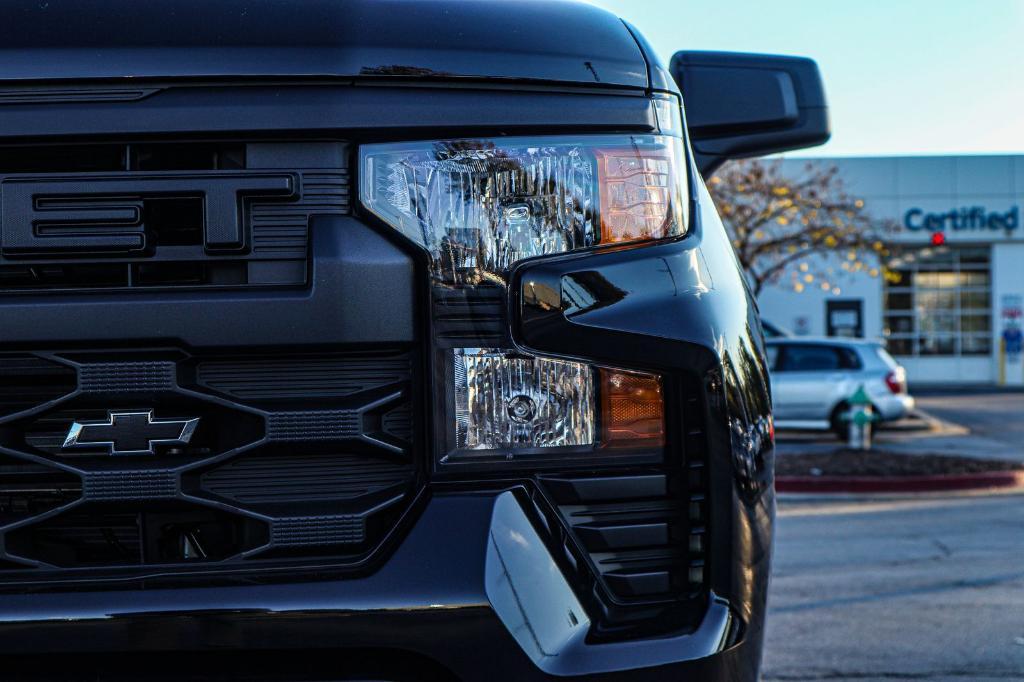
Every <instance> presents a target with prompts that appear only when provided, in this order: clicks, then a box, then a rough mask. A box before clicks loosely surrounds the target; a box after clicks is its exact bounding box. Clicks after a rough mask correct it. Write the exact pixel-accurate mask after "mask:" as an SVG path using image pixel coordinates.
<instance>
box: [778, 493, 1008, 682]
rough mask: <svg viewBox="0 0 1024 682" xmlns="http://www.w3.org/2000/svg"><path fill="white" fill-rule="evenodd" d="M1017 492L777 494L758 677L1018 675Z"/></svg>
mask: <svg viewBox="0 0 1024 682" xmlns="http://www.w3.org/2000/svg"><path fill="white" fill-rule="evenodd" d="M1022 559H1024V495H998V496H995V495H994V496H974V497H972V496H962V497H947V496H944V497H918V498H913V499H899V500H886V499H873V500H872V499H868V500H859V501H856V500H849V499H837V500H834V501H792V500H785V499H784V500H782V501H780V506H779V518H778V526H777V535H776V545H775V563H774V569H773V570H774V574H773V580H772V586H771V591H770V597H769V599H770V603H769V613H768V625H767V641H766V649H765V664H764V679H765V680H766V681H770V680H792V681H796V680H856V681H858V682H865V681H871V680H878V681H879V682H881V681H887V680H893V679H899V680H904V679H907V680H928V681H929V682H954V681H956V682H964V681H965V680H972V681H979V682H993V681H995V680H999V681H1002V682H1005V681H1006V680H1024V562H1022Z"/></svg>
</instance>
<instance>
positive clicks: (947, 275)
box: [883, 246, 992, 357]
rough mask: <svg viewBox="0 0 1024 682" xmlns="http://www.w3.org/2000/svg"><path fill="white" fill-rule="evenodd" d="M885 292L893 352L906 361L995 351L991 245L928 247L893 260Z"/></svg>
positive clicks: (885, 330) (886, 329) (887, 329)
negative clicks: (923, 357)
mask: <svg viewBox="0 0 1024 682" xmlns="http://www.w3.org/2000/svg"><path fill="white" fill-rule="evenodd" d="M889 267H890V269H891V271H892V272H893V278H892V281H887V282H886V285H885V290H884V294H883V308H884V315H885V317H884V323H883V334H884V335H885V337H886V344H887V346H888V349H889V352H890V353H892V354H893V355H899V356H904V357H915V356H981V355H989V354H990V353H991V351H992V282H991V257H990V249H989V248H988V247H957V246H942V247H926V248H922V249H918V250H916V251H909V252H906V253H904V254H903V255H901V256H900V257H898V258H896V259H894V260H893V261H892V262H891V263H890V264H889Z"/></svg>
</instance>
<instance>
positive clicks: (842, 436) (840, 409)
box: [829, 403, 850, 441]
mask: <svg viewBox="0 0 1024 682" xmlns="http://www.w3.org/2000/svg"><path fill="white" fill-rule="evenodd" d="M849 410H850V406H849V405H847V404H846V403H839V404H838V405H836V408H835V409H834V410H832V416H831V417H829V424H830V428H831V430H832V433H834V434H835V436H836V438H838V439H839V440H842V441H845V440H847V439H848V438H849V437H850V425H849V423H848V422H847V421H845V420H844V419H843V415H844V414H845V413H846V412H848V411H849Z"/></svg>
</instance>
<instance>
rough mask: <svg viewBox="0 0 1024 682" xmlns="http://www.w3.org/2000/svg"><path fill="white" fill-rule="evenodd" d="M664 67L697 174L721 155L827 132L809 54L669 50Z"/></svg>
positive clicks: (798, 142) (812, 139)
mask: <svg viewBox="0 0 1024 682" xmlns="http://www.w3.org/2000/svg"><path fill="white" fill-rule="evenodd" d="M670 68H671V70H672V75H673V77H675V79H676V84H678V85H679V89H680V90H681V91H682V93H683V102H684V104H685V108H686V125H687V127H688V129H689V132H690V141H691V143H692V144H693V150H694V155H695V157H696V159H695V160H696V162H697V166H698V168H700V172H701V175H703V176H704V177H708V176H710V175H711V174H712V173H714V171H715V170H716V169H717V168H718V167H719V166H721V165H722V164H723V163H725V162H726V161H727V160H728V159H735V158H744V157H749V156H763V155H765V154H772V153H775V152H783V151H787V150H790V149H802V148H804V147H814V146H817V145H819V144H823V143H824V142H826V141H827V140H828V138H829V137H830V136H831V134H832V133H831V129H830V127H829V120H828V104H827V103H826V101H825V88H824V85H823V84H822V81H821V74H820V73H819V72H818V65H817V64H816V63H815V62H814V60H812V59H806V58H804V57H781V56H776V55H760V54H741V53H734V52H677V53H676V54H675V56H674V57H672V64H671V67H670Z"/></svg>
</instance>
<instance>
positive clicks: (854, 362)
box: [777, 344, 861, 372]
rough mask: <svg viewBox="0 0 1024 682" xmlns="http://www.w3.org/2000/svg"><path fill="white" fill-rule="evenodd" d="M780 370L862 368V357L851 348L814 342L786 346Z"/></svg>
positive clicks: (822, 370)
mask: <svg viewBox="0 0 1024 682" xmlns="http://www.w3.org/2000/svg"><path fill="white" fill-rule="evenodd" d="M777 365H778V370H779V371H780V372H829V371H836V370H844V369H860V366H861V363H860V359H859V358H858V357H857V353H856V352H854V351H853V349H851V348H846V347H844V346H825V345H813V344H793V345H788V346H786V347H785V349H784V351H782V353H781V358H780V359H779V361H778V362H777Z"/></svg>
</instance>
